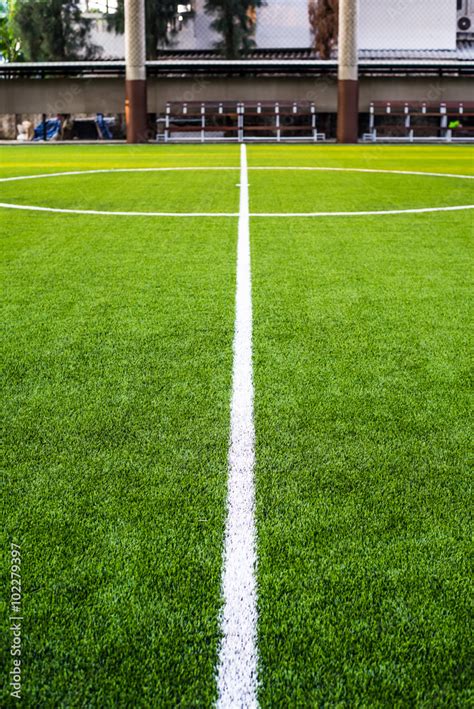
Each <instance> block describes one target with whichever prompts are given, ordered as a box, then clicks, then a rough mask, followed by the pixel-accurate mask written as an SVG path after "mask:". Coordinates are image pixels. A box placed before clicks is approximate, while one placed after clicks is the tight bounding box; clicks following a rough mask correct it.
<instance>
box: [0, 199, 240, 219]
mask: <svg viewBox="0 0 474 709" xmlns="http://www.w3.org/2000/svg"><path fill="white" fill-rule="evenodd" d="M0 207H3V208H4V209H26V210H27V211H30V212H53V213H57V214H98V215H99V216H102V217H238V216H239V214H238V212H229V213H227V212H107V211H101V210H100V209H59V208H56V207H35V206H32V205H29V204H8V203H6V202H0Z"/></svg>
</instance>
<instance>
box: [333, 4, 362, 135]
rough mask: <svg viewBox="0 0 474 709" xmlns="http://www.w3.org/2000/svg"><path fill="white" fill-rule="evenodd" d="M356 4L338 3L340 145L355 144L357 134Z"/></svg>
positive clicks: (338, 119)
mask: <svg viewBox="0 0 474 709" xmlns="http://www.w3.org/2000/svg"><path fill="white" fill-rule="evenodd" d="M358 4H359V3H358V0H339V42H338V45H339V74H338V79H339V80H338V106H337V140H338V142H339V143H357V139H358V132H359V67H358V63H359V57H358V49H359V48H358V41H357V40H358V30H359V27H358Z"/></svg>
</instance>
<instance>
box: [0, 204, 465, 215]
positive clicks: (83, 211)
mask: <svg viewBox="0 0 474 709" xmlns="http://www.w3.org/2000/svg"><path fill="white" fill-rule="evenodd" d="M0 208H3V209H19V210H26V211H29V212H52V213H53V214H92V215H99V216H102V217H184V218H189V217H191V218H192V217H238V216H239V213H238V212H107V211H105V210H104V211H101V210H99V209H59V208H57V207H36V206H34V205H30V204H9V203H8V202H0ZM465 209H474V204H460V205H456V206H454V207H423V208H421V209H390V210H387V211H373V212H252V214H250V215H249V216H250V217H252V218H253V217H266V218H269V217H275V219H286V218H288V217H290V218H295V217H371V216H372V217H379V216H384V215H387V214H426V213H429V212H459V211H463V210H465Z"/></svg>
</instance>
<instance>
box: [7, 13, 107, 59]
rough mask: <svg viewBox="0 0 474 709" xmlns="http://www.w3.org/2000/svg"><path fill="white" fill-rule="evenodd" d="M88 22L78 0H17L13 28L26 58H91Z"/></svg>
mask: <svg viewBox="0 0 474 709" xmlns="http://www.w3.org/2000/svg"><path fill="white" fill-rule="evenodd" d="M90 25H91V21H90V20H88V19H86V18H84V17H83V16H82V14H81V10H80V6H79V0H16V4H15V11H14V16H13V27H14V30H15V32H16V34H17V35H18V36H19V38H20V40H21V46H22V49H23V53H24V55H25V59H27V60H29V61H34V62H36V61H68V60H69V61H71V60H77V59H92V58H94V56H95V54H96V52H97V49H98V48H97V47H94V46H93V45H92V44H91V43H90V39H89V36H90Z"/></svg>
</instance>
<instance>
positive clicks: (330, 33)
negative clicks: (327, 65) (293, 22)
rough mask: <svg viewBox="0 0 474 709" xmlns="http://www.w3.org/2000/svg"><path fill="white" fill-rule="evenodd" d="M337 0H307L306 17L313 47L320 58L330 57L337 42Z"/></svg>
mask: <svg viewBox="0 0 474 709" xmlns="http://www.w3.org/2000/svg"><path fill="white" fill-rule="evenodd" d="M338 11H339V2H338V0H309V2H308V17H309V25H310V28H311V34H312V35H313V47H314V49H315V50H316V52H317V53H318V55H319V57H320V58H321V59H330V58H331V53H332V50H333V49H334V47H335V46H336V44H337V33H338V25H339V17H338Z"/></svg>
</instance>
